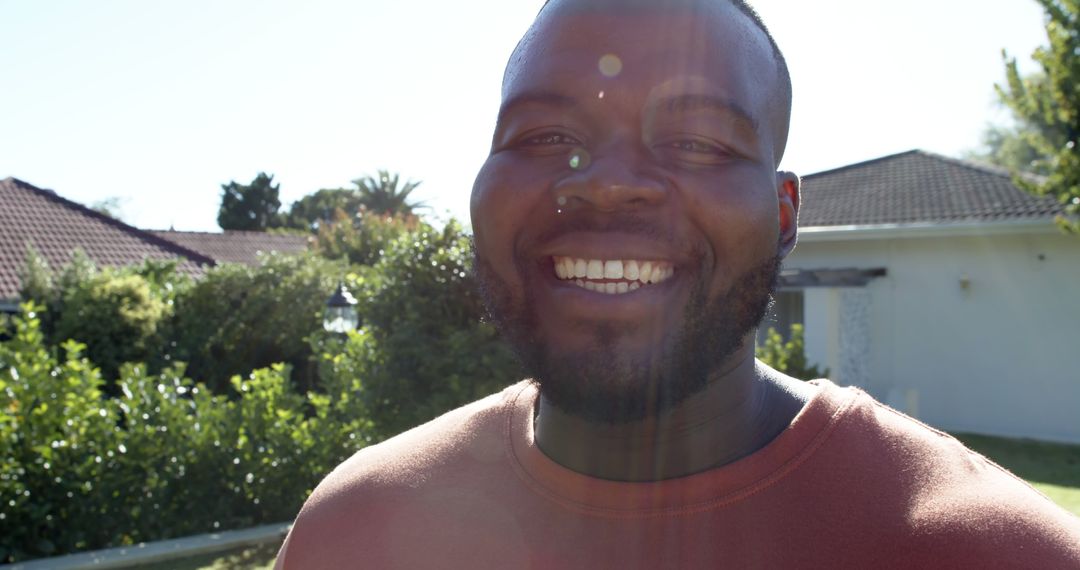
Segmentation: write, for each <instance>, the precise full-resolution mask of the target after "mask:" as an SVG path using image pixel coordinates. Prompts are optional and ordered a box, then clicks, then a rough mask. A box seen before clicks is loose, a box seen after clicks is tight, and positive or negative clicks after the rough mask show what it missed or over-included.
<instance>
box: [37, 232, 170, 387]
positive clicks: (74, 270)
mask: <svg viewBox="0 0 1080 570" xmlns="http://www.w3.org/2000/svg"><path fill="white" fill-rule="evenodd" d="M22 282H23V291H22V294H23V298H24V299H27V300H31V301H34V302H37V303H39V304H41V305H43V306H44V307H45V308H46V312H45V315H46V318H45V320H44V326H43V329H44V332H45V334H46V338H47V339H48V342H49V343H50V344H52V345H54V346H60V345H61V344H63V342H65V341H67V340H76V341H78V342H80V343H82V344H84V345H85V347H86V353H87V355H88V356H89V358H90V359H91V361H93V362H94V363H95V364H96V365H98V366H100V367H101V369H102V374H103V375H104V376H105V377H106V378H115V377H116V375H117V373H118V371H119V369H120V365H121V364H123V363H124V362H130V361H150V362H158V361H159V360H160V356H159V355H160V354H161V347H162V343H163V331H162V327H163V326H164V325H165V324H166V322H167V320H168V319H169V318H170V317H171V315H172V308H173V298H174V297H175V293H176V291H177V290H178V289H179V288H182V287H183V286H185V285H186V283H187V281H186V278H184V277H182V276H180V275H178V274H177V273H176V263H175V262H173V261H166V262H162V261H153V260H147V261H146V262H144V263H143V264H142V265H139V266H135V267H130V268H121V269H113V268H107V269H104V270H101V271H99V270H98V269H97V268H96V267H95V266H94V264H93V262H92V261H90V259H89V258H88V257H86V255H85V254H84V253H83V252H82V251H81V250H76V251H75V253H74V255H73V256H72V261H71V263H69V264H68V265H67V266H65V267H64V268H63V269H61V270H60V271H59V273H56V272H54V271H53V270H52V269H51V268H50V267H49V266H48V264H47V263H46V262H45V260H44V259H43V258H42V257H40V256H39V255H37V253H36V252H34V251H33V250H30V251H29V252H28V254H27V262H26V265H25V267H24V270H23V275H22Z"/></svg>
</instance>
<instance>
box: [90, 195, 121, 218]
mask: <svg viewBox="0 0 1080 570" xmlns="http://www.w3.org/2000/svg"><path fill="white" fill-rule="evenodd" d="M124 202H127V198H124V197H121V196H110V197H108V198H103V199H101V200H98V201H97V202H94V203H93V204H90V209H91V210H93V211H95V212H97V213H99V214H102V215H104V216H108V217H110V218H112V219H114V220H120V221H123V220H124V218H123V216H122V215H121V211H122V210H123V208H124Z"/></svg>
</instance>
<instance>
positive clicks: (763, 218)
mask: <svg viewBox="0 0 1080 570" xmlns="http://www.w3.org/2000/svg"><path fill="white" fill-rule="evenodd" d="M773 176H774V175H773V174H772V173H771V172H770V173H768V176H765V175H762V174H760V173H757V172H755V171H750V170H749V169H747V170H745V171H742V172H738V171H736V172H733V173H731V174H730V175H729V176H725V177H724V178H722V179H720V180H715V179H714V180H713V181H711V182H705V181H703V183H702V184H701V185H700V186H699V187H700V188H701V189H702V190H701V191H700V192H696V193H694V194H693V196H692V197H691V199H690V200H689V202H688V206H689V211H690V212H692V213H693V215H694V216H695V220H696V225H697V227H698V228H700V229H701V231H702V232H703V233H704V234H705V239H706V240H707V241H708V245H709V249H710V250H711V252H712V254H713V255H714V256H715V262H716V265H717V267H716V270H718V271H724V270H725V269H726V268H731V269H734V270H739V271H741V270H743V269H745V267H747V266H750V265H753V264H757V263H760V261H761V260H762V259H764V258H765V257H766V256H770V257H771V256H772V255H774V254H775V253H776V246H777V243H778V241H779V235H780V233H779V232H780V225H779V215H780V214H779V206H778V205H777V199H776V190H775V189H774V188H773V184H774V183H775V182H774V180H773Z"/></svg>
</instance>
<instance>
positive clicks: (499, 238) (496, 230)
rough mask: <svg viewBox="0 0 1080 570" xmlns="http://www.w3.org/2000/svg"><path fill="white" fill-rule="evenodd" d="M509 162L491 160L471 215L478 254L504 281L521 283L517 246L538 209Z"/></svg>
mask: <svg viewBox="0 0 1080 570" xmlns="http://www.w3.org/2000/svg"><path fill="white" fill-rule="evenodd" d="M519 170H520V169H516V168H514V167H513V165H512V164H510V161H507V160H502V159H500V158H498V157H491V158H489V159H488V160H487V162H485V163H484V165H483V166H482V167H481V169H480V172H479V173H478V174H477V176H476V182H475V183H474V184H473V191H472V199H471V202H470V211H471V215H472V225H473V237H474V240H475V243H476V250H477V253H478V254H479V255H480V256H481V257H483V258H484V259H486V260H487V261H488V263H490V264H491V266H492V269H493V270H494V271H495V272H496V273H497V274H498V275H499V277H500V278H501V279H503V281H505V282H506V283H511V284H518V283H520V280H521V278H520V276H519V275H517V271H516V268H515V266H514V254H515V245H516V244H517V243H518V242H519V237H520V235H521V233H522V232H523V231H524V230H525V229H526V228H527V227H528V225H529V221H530V216H531V212H533V211H534V209H535V207H536V206H535V201H536V194H537V192H536V191H535V190H533V191H530V190H529V188H528V187H527V185H526V184H524V182H525V180H524V179H521V178H522V177H521V174H520V173H519V174H517V176H515V174H514V173H515V172H516V171H519Z"/></svg>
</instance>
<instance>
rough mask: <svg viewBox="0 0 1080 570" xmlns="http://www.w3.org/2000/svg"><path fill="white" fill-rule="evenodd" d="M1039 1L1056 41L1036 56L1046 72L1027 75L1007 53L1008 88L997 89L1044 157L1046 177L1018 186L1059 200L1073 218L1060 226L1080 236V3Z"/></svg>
mask: <svg viewBox="0 0 1080 570" xmlns="http://www.w3.org/2000/svg"><path fill="white" fill-rule="evenodd" d="M1037 1H1038V2H1039V4H1040V5H1041V6H1042V7H1043V9H1044V10H1045V11H1046V35H1047V37H1048V38H1049V41H1050V45H1049V46H1046V47H1040V48H1038V49H1036V50H1035V53H1033V54H1032V58H1033V59H1034V60H1035V61H1036V62H1037V63H1038V64H1039V65H1040V66H1041V67H1042V71H1041V73H1038V74H1034V75H1031V76H1027V77H1024V76H1021V75H1020V72H1019V70H1018V69H1017V66H1016V59H1015V58H1010V57H1009V56H1008V54H1005V53H1003V54H1002V55H1003V57H1004V58H1005V79H1006V84H1005V85H1004V86H1002V85H996V86H995V88H996V90H997V93H998V96H999V97H1000V98H1001V101H1002V102H1003V103H1004V104H1005V105H1006V106H1008V108H1009V109H1010V110H1012V112H1013V115H1014V116H1015V118H1016V121H1017V125H1018V127H1019V130H1018V135H1019V137H1020V138H1021V139H1022V141H1023V144H1026V145H1029V146H1030V147H1031V149H1033V150H1034V151H1035V152H1036V153H1037V155H1038V158H1036V159H1035V160H1034V161H1033V163H1032V169H1031V170H1033V171H1034V172H1040V171H1042V172H1045V177H1041V178H1038V179H1032V178H1030V177H1021V176H1016V183H1017V184H1018V185H1019V186H1020V187H1021V188H1024V189H1025V190H1027V191H1029V192H1033V193H1035V194H1039V195H1051V196H1056V197H1057V198H1058V199H1059V200H1060V201H1061V203H1062V204H1063V205H1064V206H1065V213H1066V215H1067V216H1068V217H1069V218H1071V219H1064V218H1063V219H1059V223H1061V225H1062V227H1063V228H1065V229H1066V230H1068V231H1071V232H1074V233H1075V232H1080V221H1078V220H1077V215H1078V214H1080V153H1078V149H1077V139H1078V138H1080V0H1037Z"/></svg>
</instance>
